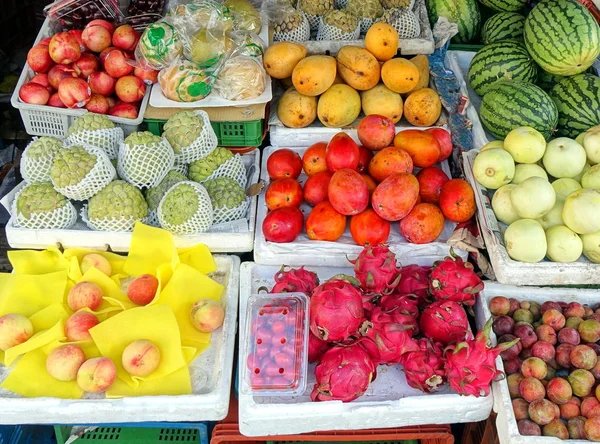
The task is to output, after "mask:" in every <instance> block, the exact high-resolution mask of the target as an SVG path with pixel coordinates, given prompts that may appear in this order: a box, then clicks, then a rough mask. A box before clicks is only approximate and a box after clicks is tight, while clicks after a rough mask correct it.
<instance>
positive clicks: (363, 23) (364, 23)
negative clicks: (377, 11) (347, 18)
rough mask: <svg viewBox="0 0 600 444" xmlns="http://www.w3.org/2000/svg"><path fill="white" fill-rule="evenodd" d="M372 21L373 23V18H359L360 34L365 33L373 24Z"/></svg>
mask: <svg viewBox="0 0 600 444" xmlns="http://www.w3.org/2000/svg"><path fill="white" fill-rule="evenodd" d="M373 23H375V20H373V19H372V18H366V17H365V18H362V19H360V34H361V35H365V34H366V33H367V31H368V30H369V28H370V27H371V26H373Z"/></svg>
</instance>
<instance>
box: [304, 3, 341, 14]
mask: <svg viewBox="0 0 600 444" xmlns="http://www.w3.org/2000/svg"><path fill="white" fill-rule="evenodd" d="M299 5H300V10H301V11H304V12H306V13H307V14H310V15H322V14H324V13H326V12H327V11H329V10H331V9H333V0H300V1H299Z"/></svg>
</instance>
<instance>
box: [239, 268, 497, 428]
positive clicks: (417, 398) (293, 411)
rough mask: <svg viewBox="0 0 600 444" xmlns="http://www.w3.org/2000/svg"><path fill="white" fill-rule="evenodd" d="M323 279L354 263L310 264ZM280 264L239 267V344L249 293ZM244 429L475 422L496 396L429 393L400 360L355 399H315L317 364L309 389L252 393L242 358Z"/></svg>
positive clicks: (445, 390) (267, 281)
mask: <svg viewBox="0 0 600 444" xmlns="http://www.w3.org/2000/svg"><path fill="white" fill-rule="evenodd" d="M306 268H307V270H311V271H314V272H315V273H317V275H318V276H319V279H321V281H324V280H326V279H328V278H331V277H332V276H334V275H336V274H339V273H344V274H352V269H351V268H347V267H346V268H344V267H340V268H334V267H306ZM278 270H279V267H276V266H264V265H257V264H255V263H253V262H244V263H243V264H242V266H241V269H240V344H243V343H244V341H246V337H245V326H244V325H243V324H244V323H245V318H246V316H245V313H246V308H247V303H248V298H249V297H250V295H252V294H255V293H257V292H258V289H259V288H260V287H262V286H267V287H271V286H273V284H274V280H273V275H274V274H275V273H276V272H277V271H278ZM238 365H239V375H240V379H239V385H240V391H239V416H240V432H241V433H242V434H243V435H246V436H269V435H291V434H297V433H307V432H313V431H319V430H358V429H372V428H385V427H403V426H412V425H426V424H449V423H462V422H475V421H481V420H484V419H486V418H487V417H488V416H489V414H490V412H491V409H492V404H493V400H492V396H491V395H490V396H486V397H481V398H475V397H473V396H460V395H457V394H455V393H452V392H451V391H450V389H449V387H448V386H447V385H445V386H443V387H442V388H441V390H440V391H439V392H437V393H435V394H425V393H423V392H421V391H419V390H416V389H413V388H411V387H409V386H408V384H407V383H406V378H405V376H404V372H403V371H402V370H401V367H400V366H399V365H395V366H383V365H380V366H379V367H378V368H377V378H376V379H375V381H373V383H371V385H370V386H369V388H368V389H367V392H366V393H365V394H364V395H363V396H361V397H360V398H358V399H356V400H355V401H352V402H350V403H342V402H341V401H327V402H312V401H311V400H310V397H309V396H310V392H311V391H312V388H313V386H314V383H315V376H314V364H310V365H309V368H308V381H307V389H306V391H305V393H304V394H303V395H301V396H297V397H280V398H277V397H260V398H255V397H253V396H252V395H251V394H250V391H249V390H250V388H249V385H248V383H247V382H246V381H245V380H244V378H243V376H242V375H243V374H244V372H243V370H244V366H245V365H246V362H245V359H244V357H243V356H242V357H240V359H239V363H238Z"/></svg>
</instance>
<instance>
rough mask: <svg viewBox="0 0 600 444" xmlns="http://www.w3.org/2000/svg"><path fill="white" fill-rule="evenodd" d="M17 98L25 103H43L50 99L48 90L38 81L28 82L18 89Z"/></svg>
mask: <svg viewBox="0 0 600 444" xmlns="http://www.w3.org/2000/svg"><path fill="white" fill-rule="evenodd" d="M19 98H20V99H21V101H23V102H25V103H31V104H34V105H45V104H46V103H48V100H50V91H48V88H46V87H44V86H42V85H40V84H39V83H34V82H28V83H26V84H25V85H23V86H22V87H21V89H20V90H19Z"/></svg>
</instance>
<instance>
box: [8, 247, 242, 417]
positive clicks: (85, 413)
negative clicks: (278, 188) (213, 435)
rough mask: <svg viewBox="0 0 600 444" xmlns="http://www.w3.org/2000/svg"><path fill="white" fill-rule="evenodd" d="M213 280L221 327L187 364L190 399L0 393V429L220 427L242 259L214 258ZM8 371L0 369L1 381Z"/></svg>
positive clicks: (226, 395)
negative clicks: (220, 289)
mask: <svg viewBox="0 0 600 444" xmlns="http://www.w3.org/2000/svg"><path fill="white" fill-rule="evenodd" d="M214 258H215V261H216V263H217V272H216V273H215V274H214V275H212V276H213V277H214V278H215V279H216V280H217V281H218V282H220V283H221V284H223V285H224V286H225V290H224V293H223V303H224V305H225V320H224V322H223V326H222V327H220V328H218V329H217V330H215V331H214V332H213V333H212V336H211V345H210V347H209V348H208V349H207V350H206V351H205V352H204V353H202V354H201V355H200V356H199V357H198V358H196V360H195V361H194V362H193V363H192V364H191V375H192V390H193V394H191V395H181V396H140V397H135V398H121V399H85V400H84V399H77V400H71V399H58V398H49V397H45V398H21V397H17V396H16V395H15V394H13V393H9V392H6V391H3V390H0V410H1V411H2V415H0V424H25V423H32V422H33V423H36V424H102V423H124V422H128V423H131V422H157V421H158V422H164V421H171V422H185V421H194V422H198V421H220V420H221V419H223V418H225V416H227V412H228V410H229V397H230V389H231V374H232V369H233V351H234V349H235V334H236V321H237V306H238V290H239V270H240V259H239V258H238V257H237V256H225V255H217V256H214ZM5 375H6V368H5V367H3V366H2V365H0V381H1V380H3V379H4V377H5Z"/></svg>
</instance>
